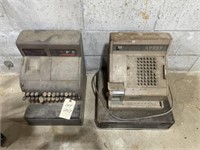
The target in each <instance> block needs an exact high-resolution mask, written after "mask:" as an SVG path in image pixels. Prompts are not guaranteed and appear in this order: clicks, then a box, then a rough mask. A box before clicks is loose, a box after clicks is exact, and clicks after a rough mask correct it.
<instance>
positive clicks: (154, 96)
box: [92, 32, 174, 129]
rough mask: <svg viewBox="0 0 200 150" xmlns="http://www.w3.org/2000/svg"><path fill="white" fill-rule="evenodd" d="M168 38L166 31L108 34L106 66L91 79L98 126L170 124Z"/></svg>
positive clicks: (159, 126) (123, 126)
mask: <svg viewBox="0 0 200 150" xmlns="http://www.w3.org/2000/svg"><path fill="white" fill-rule="evenodd" d="M171 40H172V38H171V36H170V34H168V33H134V32H129V33H128V32H127V33H123V32H116V33H111V34H110V43H109V45H110V47H109V56H108V57H109V59H108V64H107V67H106V68H102V69H101V70H100V71H99V72H98V73H97V74H96V75H95V76H94V78H93V81H92V82H93V89H94V92H95V94H96V111H95V122H96V124H97V126H98V127H100V128H135V129H142V128H157V129H166V128H169V127H170V126H171V125H172V124H173V123H174V117H173V114H172V105H173V98H172V94H171V91H170V88H169V85H168V81H167V61H166V55H167V50H168V48H169V45H170V43H171ZM95 83H96V84H95Z"/></svg>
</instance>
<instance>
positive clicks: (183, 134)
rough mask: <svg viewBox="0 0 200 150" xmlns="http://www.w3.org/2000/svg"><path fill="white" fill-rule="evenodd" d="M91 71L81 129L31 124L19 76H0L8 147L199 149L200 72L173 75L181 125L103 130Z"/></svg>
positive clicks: (176, 116)
mask: <svg viewBox="0 0 200 150" xmlns="http://www.w3.org/2000/svg"><path fill="white" fill-rule="evenodd" d="M91 77H92V74H89V75H88V84H87V86H88V88H87V95H86V109H85V110H86V111H85V122H84V125H83V126H82V127H77V126H76V127H69V126H29V125H27V124H26V122H25V121H24V120H23V114H24V111H25V108H26V106H27V105H28V103H27V102H23V101H22V100H21V97H22V93H21V90H20V88H19V81H18V76H0V107H1V109H0V110H1V113H0V115H1V132H3V133H4V135H5V136H6V137H7V142H6V143H5V145H6V146H7V149H54V150H55V149H75V150H77V149H113V150H115V149H120V150H121V149H133V150H137V149H170V150H171V149H178V148H181V149H182V148H185V149H200V143H199V140H200V90H199V89H200V76H199V75H184V74H170V75H169V78H170V85H171V89H172V93H173V95H174V110H173V112H174V116H175V121H176V123H175V124H174V125H173V126H172V127H171V128H170V129H169V130H102V129H98V128H97V127H96V126H95V123H94V96H93V93H92V90H91V88H90V85H91V84H90V80H91Z"/></svg>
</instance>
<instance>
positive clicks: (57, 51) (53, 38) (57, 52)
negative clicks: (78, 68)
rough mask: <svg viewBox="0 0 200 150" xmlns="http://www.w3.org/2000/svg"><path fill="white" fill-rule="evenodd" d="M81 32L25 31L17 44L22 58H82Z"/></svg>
mask: <svg viewBox="0 0 200 150" xmlns="http://www.w3.org/2000/svg"><path fill="white" fill-rule="evenodd" d="M80 39H81V33H80V31H75V30H73V31H68V30H24V31H22V32H21V33H20V35H19V37H18V39H17V41H16V44H17V47H18V49H19V50H20V52H21V54H22V56H61V57H62V56H63V57H68V56H70V57H71V56H79V57H80V56H81V55H82V53H83V52H82V41H81V40H80Z"/></svg>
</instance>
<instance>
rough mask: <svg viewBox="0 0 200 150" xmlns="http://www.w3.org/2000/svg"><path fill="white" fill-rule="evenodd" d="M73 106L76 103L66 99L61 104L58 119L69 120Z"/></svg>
mask: <svg viewBox="0 0 200 150" xmlns="http://www.w3.org/2000/svg"><path fill="white" fill-rule="evenodd" d="M75 105H76V101H74V100H71V99H68V98H66V99H65V101H64V103H63V106H62V109H61V112H60V115H59V117H60V118H65V119H68V120H70V118H71V115H72V112H73V110H74V107H75Z"/></svg>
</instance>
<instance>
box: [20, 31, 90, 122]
mask: <svg viewBox="0 0 200 150" xmlns="http://www.w3.org/2000/svg"><path fill="white" fill-rule="evenodd" d="M16 44H17V47H18V49H19V51H20V52H21V54H22V56H23V60H22V64H21V71H20V86H21V89H22V91H23V92H24V98H23V100H25V101H28V102H29V103H30V104H29V105H28V107H27V109H26V111H25V115H24V118H25V120H26V121H27V122H28V123H29V124H31V125H81V124H82V123H83V117H84V103H85V88H86V72H85V64H84V63H85V62H84V53H83V48H82V38H81V33H80V32H79V31H65V30H63V31H61V30H52V31H51V30H35V31H34V30H32V31H31V30H27V31H22V32H21V33H20V35H19V37H18V39H17V42H16ZM66 98H68V99H70V100H74V101H75V102H76V104H75V107H74V109H73V112H72V115H71V117H70V119H64V118H60V117H59V114H60V112H61V109H62V106H63V102H64V101H65V99H66Z"/></svg>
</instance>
